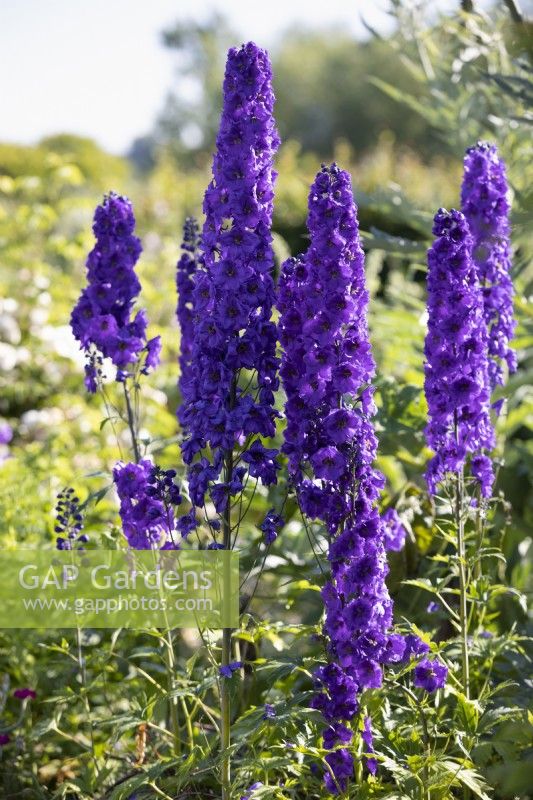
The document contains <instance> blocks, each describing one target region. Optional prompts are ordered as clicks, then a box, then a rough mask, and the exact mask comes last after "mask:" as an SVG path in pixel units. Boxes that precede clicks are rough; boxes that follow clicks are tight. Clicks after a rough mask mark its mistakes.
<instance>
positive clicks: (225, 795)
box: [220, 450, 233, 800]
mask: <svg viewBox="0 0 533 800" xmlns="http://www.w3.org/2000/svg"><path fill="white" fill-rule="evenodd" d="M232 477H233V451H232V450H230V451H228V453H227V454H226V459H225V467H224V482H225V483H231V480H232ZM223 535H224V542H223V543H224V550H230V549H231V503H230V502H229V498H228V505H227V506H226V510H225V511H224V517H223ZM230 661H231V628H224V629H223V631H222V666H223V667H225V666H227V665H228V664H229V663H230ZM220 715H221V726H220V735H221V742H220V744H221V748H222V800H230V791H231V790H230V785H231V764H230V755H229V747H230V743H231V698H230V684H229V680H228V678H226V677H224V676H221V678H220Z"/></svg>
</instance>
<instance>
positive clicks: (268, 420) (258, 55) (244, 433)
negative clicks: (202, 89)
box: [179, 43, 279, 506]
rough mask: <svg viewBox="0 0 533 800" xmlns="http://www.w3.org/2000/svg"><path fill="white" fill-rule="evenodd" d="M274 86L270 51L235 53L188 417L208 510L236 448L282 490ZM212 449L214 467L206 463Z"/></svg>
mask: <svg viewBox="0 0 533 800" xmlns="http://www.w3.org/2000/svg"><path fill="white" fill-rule="evenodd" d="M271 80H272V72H271V67H270V63H269V60H268V56H267V54H266V52H265V51H264V50H261V49H259V48H258V47H257V46H256V45H255V44H253V43H249V44H246V45H243V46H242V47H241V48H240V49H236V48H234V49H231V50H230V51H229V53H228V60H227V65H226V74H225V79H224V102H223V110H222V117H221V121H220V129H219V133H218V136H217V151H216V154H215V156H214V160H213V179H212V181H211V183H210V185H209V187H208V188H207V191H206V194H205V198H204V212H205V216H206V219H205V224H204V227H203V232H202V238H201V249H202V254H201V261H202V266H201V269H198V270H197V272H196V277H195V280H194V292H193V301H192V305H193V307H194V335H193V340H192V349H191V351H190V353H188V354H187V359H188V360H189V359H190V368H188V369H187V370H186V378H185V379H184V380H183V381H182V385H181V388H182V397H183V405H182V408H181V410H180V413H179V417H180V420H181V422H182V425H183V428H184V430H185V432H186V435H187V438H186V440H185V442H184V444H183V457H184V460H185V462H186V463H187V464H189V465H190V471H189V478H190V484H191V487H190V493H191V497H192V498H193V502H194V503H195V504H196V505H199V506H202V505H203V503H204V498H205V493H206V491H207V490H208V488H209V487H210V484H212V482H213V481H216V479H217V478H218V476H219V475H220V472H221V470H222V466H223V463H224V459H225V458H226V457H227V453H228V452H230V451H231V450H232V449H233V448H234V446H235V444H239V446H240V447H241V448H242V452H241V456H242V460H243V461H244V463H245V464H246V465H247V466H246V470H247V471H248V472H249V474H250V475H252V476H253V477H256V478H259V479H261V480H262V481H263V483H265V484H267V483H273V482H275V481H276V470H277V464H276V462H275V460H274V459H275V456H276V451H274V450H268V449H266V448H265V447H264V445H263V443H262V441H261V440H260V439H259V438H257V437H258V436H261V437H271V436H273V435H274V433H275V426H274V419H275V417H276V412H275V410H274V392H275V391H276V389H277V388H278V384H279V380H278V377H277V371H278V366H279V364H278V359H277V358H276V338H277V332H276V326H275V324H274V323H273V322H272V321H271V315H272V304H273V299H274V284H273V279H272V274H271V273H272V269H273V264H274V258H273V252H272V235H271V232H270V226H271V221H272V202H273V182H274V178H275V173H274V171H273V168H272V163H273V156H274V152H275V150H276V149H277V147H278V144H279V139H278V135H277V132H276V129H275V125H274V119H273V116H272V109H273V105H274V95H273V92H272V86H271ZM186 302H188V301H186ZM207 446H209V448H210V450H211V454H212V460H208V459H207V458H206V457H205V456H202V454H201V451H202V450H203V449H204V448H206V447H207ZM199 454H200V456H201V457H200V459H199V460H196V461H195V458H196V457H197V456H198V455H199ZM239 469H241V468H239ZM239 469H236V465H235V464H233V465H232V472H233V475H232V478H231V480H227V481H226V483H223V484H218V485H217V486H216V487H215V490H216V493H217V497H218V500H219V505H220V504H222V503H223V502H226V503H227V499H228V497H230V496H233V495H235V493H236V492H239V491H242V486H243V484H242V478H243V476H244V472H242V471H241V472H239ZM242 469H244V468H242ZM236 472H237V473H238V474H237V475H235V473H236Z"/></svg>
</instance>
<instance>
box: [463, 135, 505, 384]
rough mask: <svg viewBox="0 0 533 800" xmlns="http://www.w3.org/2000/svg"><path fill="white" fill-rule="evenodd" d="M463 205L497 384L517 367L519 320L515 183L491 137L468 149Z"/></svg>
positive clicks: (491, 371)
mask: <svg viewBox="0 0 533 800" xmlns="http://www.w3.org/2000/svg"><path fill="white" fill-rule="evenodd" d="M461 210H462V212H463V214H464V215H465V217H466V220H467V222H468V226H469V228H470V233H471V235H472V239H473V242H472V247H473V251H472V252H473V259H474V263H475V266H476V269H477V275H478V280H479V283H480V286H481V290H482V295H483V308H484V314H485V322H486V324H487V328H488V351H489V356H490V359H489V367H488V369H489V378H490V382H491V386H492V388H494V386H496V385H497V384H503V382H504V378H505V373H504V369H503V365H504V364H506V365H507V369H508V370H509V372H514V371H515V370H516V366H517V362H516V353H515V351H514V350H512V349H511V346H510V343H511V340H512V338H513V336H514V330H515V327H516V321H515V319H514V317H513V294H514V291H513V281H512V276H511V270H512V248H511V238H510V237H511V226H510V221H509V215H510V210H511V207H510V201H509V185H508V183H507V174H506V169H505V163H504V161H503V159H502V158H500V156H499V154H498V150H497V148H496V146H495V145H493V144H490V143H489V142H478V143H477V144H476V145H474V147H470V148H469V149H468V150H467V151H466V155H465V159H464V178H463V186H462V191H461Z"/></svg>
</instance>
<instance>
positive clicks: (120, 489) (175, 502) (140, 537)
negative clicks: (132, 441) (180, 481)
mask: <svg viewBox="0 0 533 800" xmlns="http://www.w3.org/2000/svg"><path fill="white" fill-rule="evenodd" d="M175 477H176V471H175V470H173V469H169V470H162V469H161V468H160V467H158V466H156V465H154V464H153V463H152V462H151V461H149V460H148V459H143V460H142V461H140V462H139V463H138V464H134V463H129V464H125V463H123V462H119V463H118V464H117V465H116V466H115V468H114V470H113V481H114V483H115V487H116V490H117V494H118V496H119V500H120V518H121V521H122V530H123V532H124V535H125V537H126V539H127V541H128V544H129V546H130V547H131V548H133V549H134V550H150V549H152V548H153V547H159V548H161V549H163V550H174V549H179V546H180V541H181V540H182V539H184V538H185V537H186V536H187V535H188V533H190V531H191V530H192V528H193V527H194V522H192V523H190V524H187V525H186V526H185V525H183V524H180V521H178V522H176V518H175V513H174V512H175V509H176V508H177V507H178V506H179V505H181V502H182V497H181V494H180V490H179V487H178V486H177V485H176V483H175V482H174V478H175ZM184 520H187V521H188V522H190V520H189V515H187V517H182V518H181V523H183V521H184Z"/></svg>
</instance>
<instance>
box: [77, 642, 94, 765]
mask: <svg viewBox="0 0 533 800" xmlns="http://www.w3.org/2000/svg"><path fill="white" fill-rule="evenodd" d="M76 634H77V635H76V643H77V646H78V666H79V668H80V682H81V690H82V695H83V705H84V707H85V713H86V715H87V722H88V723H89V736H90V740H91V753H92V759H93V764H94V771H95V774H96V776H98V773H99V772H100V770H99V768H98V760H97V758H96V750H95V746H94V730H93V721H92V716H91V704H90V703H89V696H88V693H87V671H86V669H85V660H84V658H83V648H82V644H81V628H80V627H78V628H77V629H76Z"/></svg>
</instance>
